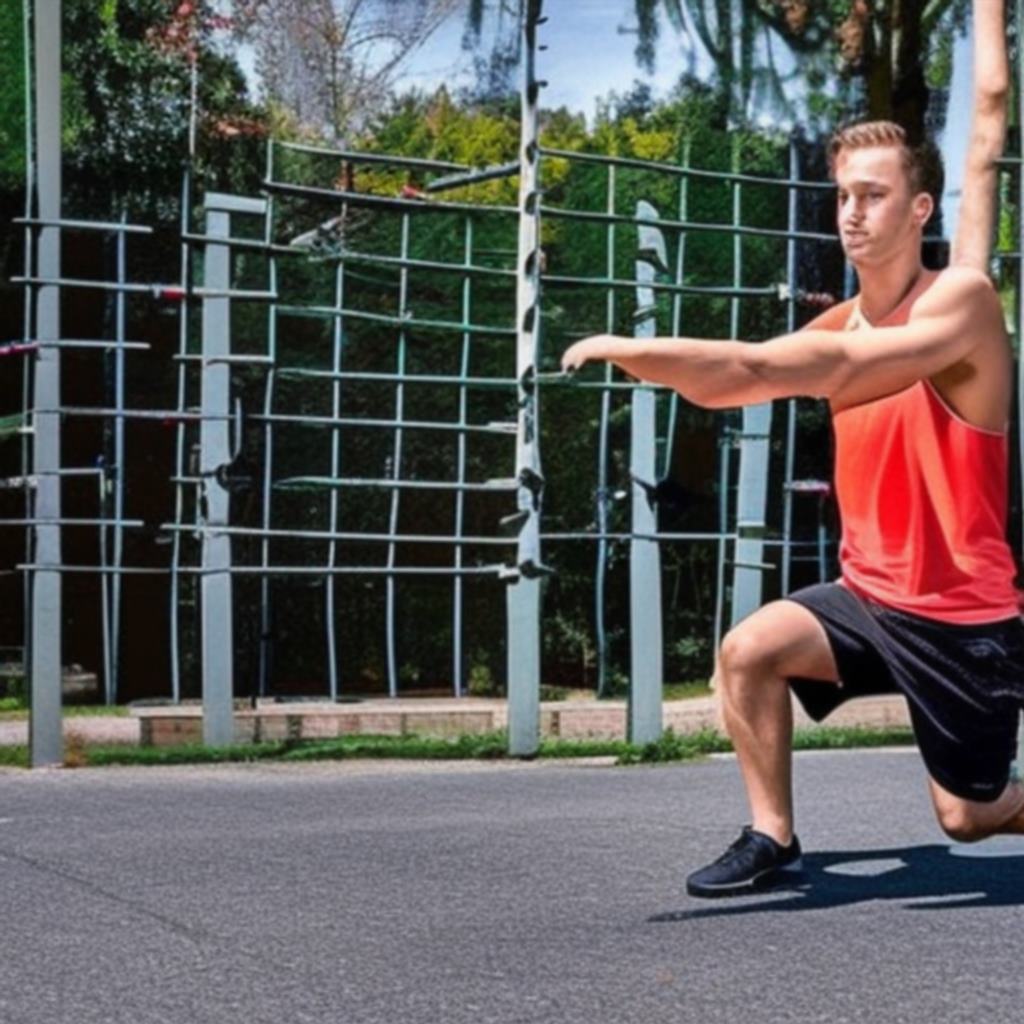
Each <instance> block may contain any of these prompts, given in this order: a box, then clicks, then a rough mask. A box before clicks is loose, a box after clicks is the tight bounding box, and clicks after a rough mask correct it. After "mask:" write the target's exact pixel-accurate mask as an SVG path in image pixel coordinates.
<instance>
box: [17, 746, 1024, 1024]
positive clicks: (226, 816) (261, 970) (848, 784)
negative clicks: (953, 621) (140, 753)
mask: <svg viewBox="0 0 1024 1024" xmlns="http://www.w3.org/2000/svg"><path fill="white" fill-rule="evenodd" d="M797 788H798V803H799V813H800V822H799V831H800V836H801V840H802V842H803V844H804V847H805V849H806V850H807V851H808V852H807V856H806V862H807V867H808V871H807V875H806V878H805V879H804V881H803V882H801V883H800V884H799V885H798V886H796V887H794V888H793V889H791V890H781V891H774V892H768V893H763V894H758V895H756V896H747V897H742V898H739V899H731V900H717V901H701V900H696V899H691V898H690V897H688V896H686V895H685V892H684V888H683V879H684V876H685V874H686V872H687V871H688V870H690V869H692V868H693V867H696V866H699V865H700V864H702V863H704V862H705V861H707V860H709V859H710V858H712V857H714V856H717V854H718V853H720V852H721V850H722V849H723V848H724V847H725V845H727V844H728V843H729V842H731V841H732V839H733V838H735V835H736V834H737V832H738V829H739V827H740V825H742V824H743V822H744V820H745V814H746V812H745V809H744V802H743V798H742V790H741V787H740V784H739V779H738V775H737V770H736V765H735V762H734V761H733V760H732V759H731V758H716V759H712V760H710V761H706V762H702V763H696V764H683V765H673V766H665V767H638V768H615V767H609V766H607V765H597V764H587V763H576V764H570V765H565V764H559V763H555V762H534V763H530V764H513V765H504V764H501V765H499V764H487V763H466V762H460V763H449V764H432V765H419V764H408V763H400V762H399V763H395V762H390V763H369V764H366V763H364V764H352V763H346V762H340V763H330V764H319V765H316V764H314V765H294V766H288V765H281V764H276V765H275V764H258V765H242V766H240V765H225V766H216V767H201V768H195V767H194V768H130V769H87V770H60V769H58V770H46V771H37V772H25V771H3V772H0V1021H3V1022H4V1024H65V1022H66V1024H91V1022H95V1024H121V1022H124V1024H129V1022H130V1024H158V1022H159V1024H206V1022H209V1024H235V1022H238V1024H242V1022H244V1024H264V1022H267V1024H270V1022H273V1024H278V1022H281V1024H284V1022H287V1024H293V1022H294V1024H299V1022H317V1024H320V1022H325V1024H326V1022H332V1024H334V1022H337V1024H370V1022H372V1024H392V1022H394V1024H399V1022H401V1024H462V1022H467V1024H470V1022H471V1024H518V1022H522V1024H527V1022H549V1021H550V1022H558V1024H577V1022H578V1024H584V1022H585V1024H633V1022H636V1024H641V1022H643V1024H660V1022H673V1024H688V1022H700V1024H716V1022H728V1024H732V1022H747V1021H751V1022H758V1024H774V1022H788V1021H794V1022H795V1021H800V1022H803V1024H809V1022H815V1021H822V1022H825V1021H827V1022H829V1024H843V1022H858V1024H859V1022H871V1024H903V1022H906V1024H945V1022H953V1021H956V1022H962V1021H973V1020H984V1021H985V1022H986V1024H1009V1022H1011V1021H1013V1022H1016V1021H1017V1020H1019V1019H1020V1016H1021V1013H1022V1011H1024V959H1022V949H1024V912H1022V910H1024V837H1021V838H1006V839H995V840H990V841H988V842H987V843H984V844H980V845H978V846H974V847H961V846H957V845H956V844H952V843H950V842H949V841H948V840H947V839H945V837H944V836H943V835H942V833H941V832H940V831H939V830H938V828H937V826H936V825H935V824H934V821H933V818H932V816H931V812H930V808H929V804H928V800H927V795H926V791H925V779H924V773H923V770H922V768H921V765H920V762H919V760H918V758H917V756H916V754H914V753H913V752H910V751H881V752H879V751H843V752H832V753H808V754H801V755H799V756H798V757H797Z"/></svg>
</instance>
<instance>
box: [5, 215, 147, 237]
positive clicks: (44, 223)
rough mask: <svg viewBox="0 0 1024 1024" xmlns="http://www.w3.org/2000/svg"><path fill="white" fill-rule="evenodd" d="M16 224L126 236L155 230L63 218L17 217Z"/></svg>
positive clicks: (145, 233)
mask: <svg viewBox="0 0 1024 1024" xmlns="http://www.w3.org/2000/svg"><path fill="white" fill-rule="evenodd" d="M14 223H15V224H26V225H28V226H29V227H41V228H70V229H73V230H76V231H79V230H80V231H116V232H118V233H120V234H125V235H151V234H153V229H152V228H151V227H149V226H148V225H146V224H122V223H120V222H119V221H101V220H67V219H64V218H61V217H56V218H47V217H15V218H14Z"/></svg>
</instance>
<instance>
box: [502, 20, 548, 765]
mask: <svg viewBox="0 0 1024 1024" xmlns="http://www.w3.org/2000/svg"><path fill="white" fill-rule="evenodd" d="M541 6H542V0H527V3H526V5H525V7H526V9H525V12H524V17H523V85H522V92H521V105H522V123H521V128H520V154H519V159H520V171H519V245H518V250H517V257H516V268H517V272H518V280H517V285H516V332H517V335H516V376H517V378H518V380H519V385H518V400H519V415H518V420H517V430H516V475H517V478H518V480H519V489H518V491H517V494H516V504H517V507H518V509H519V515H518V517H517V521H518V522H519V523H520V528H519V543H518V548H517V551H516V561H517V564H518V567H519V578H518V580H517V582H515V583H513V584H510V586H509V588H508V598H507V601H508V605H507V609H508V752H509V753H510V754H511V755H513V756H514V757H526V756H529V755H531V754H535V753H536V752H537V746H538V739H539V731H540V574H541V572H542V571H543V569H542V565H541V560H540V496H541V488H542V486H543V478H542V477H541V474H540V437H539V434H538V424H537V386H536V376H537V374H536V370H537V367H536V361H537V340H538V337H539V333H540V195H541V193H540V187H539V179H540V153H539V151H538V147H539V141H538V139H539V136H538V116H537V96H538V93H539V91H540V83H539V82H538V81H537V78H536V75H535V66H534V65H535V58H536V43H537V25H538V24H539V22H540V20H541V17H540V12H541Z"/></svg>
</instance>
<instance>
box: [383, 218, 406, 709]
mask: <svg viewBox="0 0 1024 1024" xmlns="http://www.w3.org/2000/svg"><path fill="white" fill-rule="evenodd" d="M399 255H400V257H401V267H400V269H399V271H398V275H399V278H398V279H399V285H398V316H399V318H400V319H404V318H405V317H406V315H407V313H408V309H409V264H408V259H409V214H408V213H403V214H402V239H401V249H400V251H399ZM406 341H407V339H406V334H405V329H404V328H402V329H400V330H399V332H398V364H397V369H396V371H395V375H396V378H397V381H398V383H397V384H395V424H396V426H395V428H394V430H395V436H394V441H393V444H392V448H391V478H392V480H394V481H395V486H394V487H393V488H392V490H391V509H390V512H389V515H388V536H389V537H390V538H391V540H390V541H389V542H388V555H387V567H388V568H389V569H393V568H394V567H395V558H396V556H397V554H398V549H397V545H396V544H395V541H394V537H395V536H396V535H397V533H398V513H399V508H400V504H401V499H402V491H401V489H400V488H399V486H398V481H400V480H401V479H402V436H403V435H402V427H401V423H402V420H403V419H404V417H405V355H406ZM384 586H385V587H386V590H385V600H386V606H385V616H386V631H387V632H386V636H385V645H386V650H387V661H388V694H389V696H391V697H397V696H398V652H397V640H396V632H397V630H396V608H395V602H396V597H397V582H396V579H395V577H394V575H393V574H390V573H389V574H388V577H387V582H386V583H385V584H384Z"/></svg>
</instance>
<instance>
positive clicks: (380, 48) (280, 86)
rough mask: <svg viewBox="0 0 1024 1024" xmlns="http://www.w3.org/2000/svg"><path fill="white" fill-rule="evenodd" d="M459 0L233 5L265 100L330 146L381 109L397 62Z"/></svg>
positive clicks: (243, 0) (290, 0)
mask: <svg viewBox="0 0 1024 1024" xmlns="http://www.w3.org/2000/svg"><path fill="white" fill-rule="evenodd" d="M460 2H461V0H408V2H401V0H235V2H234V4H233V8H234V16H235V22H236V31H237V33H238V36H239V37H240V38H241V39H244V40H246V41H248V42H250V43H251V44H252V45H253V47H254V48H255V51H256V70H257V72H258V73H259V75H260V77H261V79H262V82H263V89H264V92H265V94H266V97H267V99H268V100H270V101H273V102H276V103H279V104H281V105H282V106H284V107H285V108H287V109H288V110H290V111H291V112H292V113H293V114H294V115H295V116H296V117H297V118H298V120H299V121H300V122H301V123H302V124H303V125H305V126H306V127H308V128H310V129H312V130H313V132H314V133H316V134H317V135H320V136H321V137H325V138H329V139H332V140H335V141H338V140H341V139H343V138H345V137H346V136H348V135H349V134H350V133H351V132H353V131H354V130H358V129H359V128H361V127H362V126H363V124H364V123H365V122H366V119H367V117H368V116H369V115H370V114H371V113H372V112H373V111H374V110H376V109H378V108H379V106H380V104H381V101H382V99H383V98H384V97H385V96H386V94H387V93H388V91H389V89H390V87H391V85H392V83H393V82H394V79H395V75H396V73H397V71H398V68H399V66H400V65H401V63H402V61H403V60H405V59H406V58H407V57H408V56H409V55H410V54H411V53H412V52H413V51H414V50H416V49H417V48H418V47H420V46H422V45H423V44H424V43H425V42H426V40H427V39H428V38H429V37H430V36H431V34H432V33H433V32H434V30H435V29H436V28H437V27H438V25H440V24H441V22H442V21H443V20H444V19H445V18H446V17H447V16H448V15H449V14H450V13H451V12H452V11H453V10H454V9H455V7H456V6H457V5H458V4H459V3H460Z"/></svg>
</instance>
